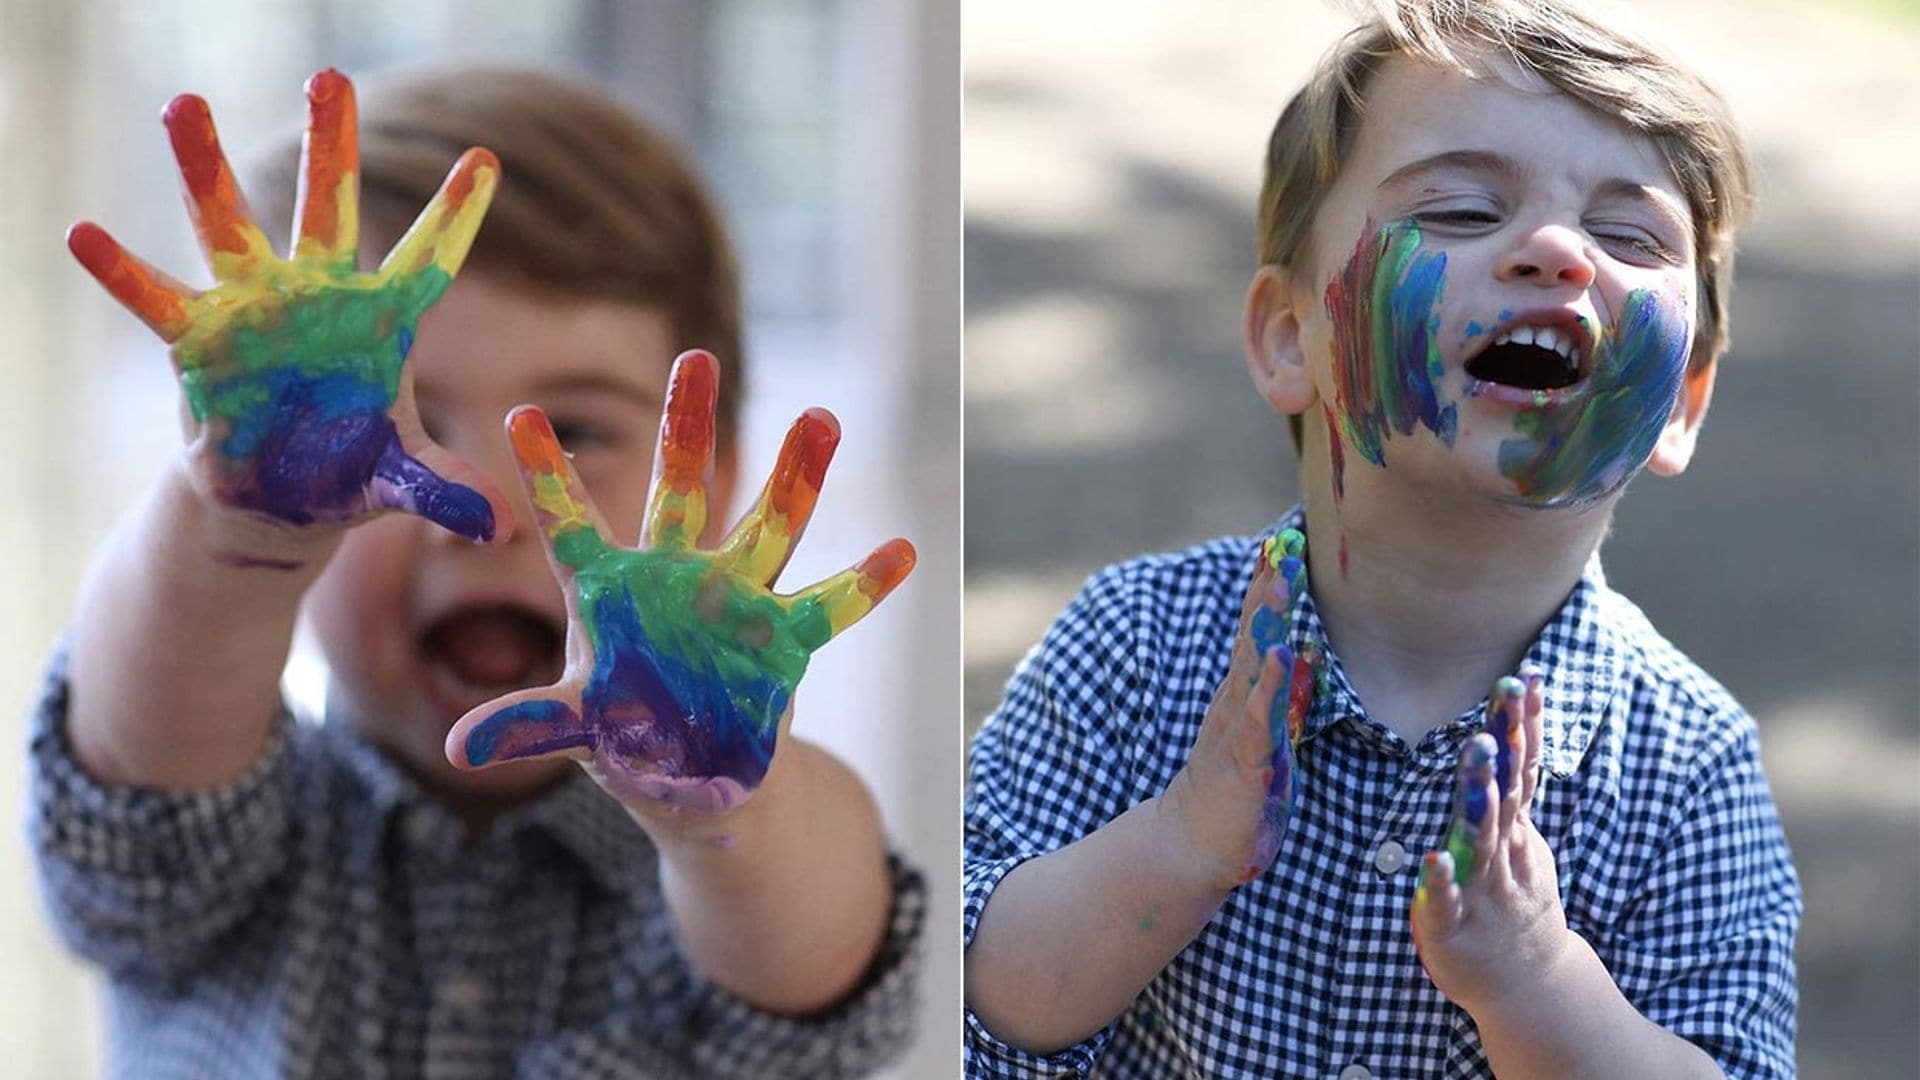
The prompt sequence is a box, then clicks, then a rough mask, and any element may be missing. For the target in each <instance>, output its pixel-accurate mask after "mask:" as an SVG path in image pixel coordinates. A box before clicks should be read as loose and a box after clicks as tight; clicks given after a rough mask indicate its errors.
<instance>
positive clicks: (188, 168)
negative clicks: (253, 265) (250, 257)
mask: <svg viewBox="0 0 1920 1080" xmlns="http://www.w3.org/2000/svg"><path fill="white" fill-rule="evenodd" d="M161 120H162V122H163V123H165V124H166V127H167V137H168V139H169V141H171V142H172V143H173V155H174V157H175V158H176V159H178V160H179V162H180V178H181V179H182V180H184V181H186V185H187V209H188V211H189V212H190V213H191V214H192V215H193V222H194V226H195V227H196V228H197V229H198V230H199V232H200V237H201V242H202V243H203V244H205V245H206V246H207V248H208V249H209V250H211V251H225V252H230V253H232V254H235V255H245V254H247V253H248V251H249V247H248V244H247V233H248V231H249V230H248V228H247V225H248V223H249V215H248V213H247V206H246V200H244V199H242V198H241V197H240V186H239V184H237V183H235V182H234V179H233V169H232V168H230V167H229V166H228V165H227V157H226V155H225V154H223V153H221V152H220V137H219V136H218V135H217V134H215V133H214V130H213V114H212V113H210V112H208V111H207V102H206V99H204V98H202V97H200V96H199V95H197V94H181V95H180V96H179V97H177V98H174V99H173V100H172V101H171V102H169V103H168V104H167V108H166V111H165V112H164V113H162V114H161Z"/></svg>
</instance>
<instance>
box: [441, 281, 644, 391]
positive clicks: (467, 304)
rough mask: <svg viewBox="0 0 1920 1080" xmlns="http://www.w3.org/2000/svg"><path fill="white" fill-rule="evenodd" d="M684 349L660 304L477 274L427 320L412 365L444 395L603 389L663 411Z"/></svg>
mask: <svg viewBox="0 0 1920 1080" xmlns="http://www.w3.org/2000/svg"><path fill="white" fill-rule="evenodd" d="M675 345H676V338H675V334H674V330H673V325H672V323H671V321H670V320H669V319H668V318H667V316H666V313H665V312H664V311H663V310H662V309H660V308H657V307H648V306H642V305H638V304H631V303H626V302H621V301H614V300H607V299H600V298H571V297H556V296H553V295H550V294H547V293H544V292H541V291H537V290H534V289H530V288H527V287H523V286H520V285H517V284H516V283H513V282H509V281H504V280H501V279H500V278H498V277H497V276H494V275H488V274H485V273H474V272H472V271H471V270H469V272H468V273H466V274H463V275H461V276H460V277H459V278H458V279H456V280H455V281H454V283H453V285H452V286H450V287H449V288H448V289H447V292H446V295H445V296H443V297H442V298H441V300H440V302H439V304H437V305H435V307H434V308H433V309H432V310H431V311H429V312H428V313H427V315H426V317H425V318H424V319H422V321H421V333H420V336H419V338H418V339H417V341H416V344H415V346H414V351H413V353H412V354H410V356H409V360H408V362H409V364H411V365H413V367H414V373H415V377H416V378H417V379H418V381H419V384H420V387H421V390H422V392H423V393H432V394H433V395H435V396H446V395H452V396H464V395H469V394H481V395H493V394H505V395H507V396H513V395H514V394H521V395H526V394H531V393H534V392H537V391H541V390H543V389H551V388H555V387H559V388H573V389H590V388H594V387H598V388H600V389H602V390H604V391H608V392H615V391H618V392H620V393H621V394H622V395H623V396H628V397H632V398H636V399H641V400H646V401H650V402H652V403H653V404H655V405H658V404H659V403H660V402H661V401H663V400H664V398H665V396H666V389H667V374H668V372H669V370H670V369H671V367H672V364H673V357H674V353H675V351H676V348H675Z"/></svg>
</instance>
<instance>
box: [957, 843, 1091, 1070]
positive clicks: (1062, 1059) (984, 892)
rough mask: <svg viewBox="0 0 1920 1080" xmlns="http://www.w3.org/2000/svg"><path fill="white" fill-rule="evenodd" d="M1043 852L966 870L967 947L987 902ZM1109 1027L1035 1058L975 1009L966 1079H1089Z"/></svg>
mask: <svg viewBox="0 0 1920 1080" xmlns="http://www.w3.org/2000/svg"><path fill="white" fill-rule="evenodd" d="M1040 854H1041V853H1040V852H1032V853H1030V854H1025V855H1011V856H1007V857H1004V858H999V859H989V860H982V861H978V862H970V863H968V864H967V868H966V879H965V882H964V884H963V890H964V894H965V895H964V898H963V901H962V908H961V915H960V923H961V931H962V933H963V935H964V936H965V941H966V944H967V945H969V946H971V945H972V944H973V935H974V933H975V931H977V930H978V929H979V926H980V914H981V912H983V911H985V910H986V907H987V900H988V899H989V898H990V897H991V896H992V895H993V890H994V889H995V888H997V887H998V886H999V884H1000V882H1001V881H1002V880H1003V879H1004V878H1005V877H1006V876H1007V875H1008V874H1010V873H1012V872H1013V869H1014V867H1016V866H1019V865H1020V864H1021V863H1024V862H1026V861H1027V860H1028V859H1033V858H1037V857H1039V855H1040ZM1112 1030H1113V1028H1112V1026H1111V1025H1109V1026H1107V1027H1105V1028H1102V1029H1100V1030H1099V1031H1096V1032H1094V1033H1093V1034H1092V1035H1089V1036H1087V1037H1086V1038H1085V1039H1082V1040H1081V1041H1079V1042H1077V1043H1075V1044H1073V1045H1072V1046H1069V1047H1066V1048H1065V1049H1062V1050H1057V1051H1055V1052H1053V1053H1051V1054H1034V1053H1029V1052H1027V1051H1025V1050H1021V1049H1019V1048H1018V1047H1014V1046H1009V1045H1008V1044H1007V1043H1005V1042H1003V1041H1001V1040H1000V1039H999V1038H998V1037H996V1036H995V1035H994V1034H993V1033H992V1032H990V1031H988V1030H987V1028H986V1025H985V1024H982V1023H981V1022H980V1017H979V1016H978V1015H976V1014H975V1013H974V1011H973V1010H972V1009H968V1010H967V1011H966V1032H965V1035H966V1075H967V1077H968V1080H987V1078H995V1080H998V1078H1001V1077H1007V1078H1014V1077H1018V1078H1027V1077H1058V1076H1088V1075H1090V1074H1091V1073H1092V1072H1093V1063H1094V1061H1095V1060H1096V1059H1097V1058H1098V1057H1099V1056H1100V1052H1101V1051H1102V1050H1103V1049H1105V1048H1106V1044H1107V1039H1108V1038H1109V1037H1110V1036H1111V1033H1112Z"/></svg>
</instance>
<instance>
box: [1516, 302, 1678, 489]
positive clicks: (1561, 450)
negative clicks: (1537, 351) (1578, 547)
mask: <svg viewBox="0 0 1920 1080" xmlns="http://www.w3.org/2000/svg"><path fill="white" fill-rule="evenodd" d="M1677 308H1678V305H1676V304H1673V303H1672V302H1670V301H1667V300H1665V299H1663V298H1662V297H1660V296H1658V295H1657V294H1654V293H1652V292H1649V291H1647V290H1645V289H1635V290H1634V291H1633V292H1631V293H1629V294H1628V295H1627V299H1626V303H1625V304H1623V305H1622V307H1621V312H1620V317H1619V318H1618V319H1617V320H1616V321H1615V322H1614V325H1613V326H1612V327H1611V328H1610V329H1609V330H1608V331H1607V332H1606V333H1605V335H1604V336H1603V337H1602V339H1601V341H1600V342H1599V343H1598V344H1597V345H1596V346H1595V349H1594V361H1593V374H1591V375H1590V376H1588V379H1589V382H1588V385H1587V386H1586V387H1585V391H1584V392H1583V393H1582V394H1580V395H1579V396H1578V397H1577V398H1576V399H1574V400H1572V401H1569V402H1567V403H1566V404H1564V405H1560V406H1557V407H1554V408H1549V409H1539V410H1532V411H1528V412H1524V413H1521V414H1520V415H1519V416H1518V417H1517V418H1516V419H1515V420H1514V429H1515V431H1516V432H1517V435H1516V437H1514V438H1511V439H1507V440H1505V441H1503V442H1502V443H1501V444H1500V472H1501V473H1502V474H1503V475H1505V476H1506V477H1507V478H1508V479H1510V480H1512V481H1513V485H1514V489H1515V491H1516V492H1517V493H1518V495H1519V497H1520V500H1521V501H1522V502H1524V503H1526V504H1528V505H1532V506H1541V507H1555V506H1576V505H1579V504H1582V503H1588V502H1592V501H1594V500H1597V499H1602V498H1605V497H1607V496H1609V495H1612V494H1613V493H1615V492H1617V491H1619V490H1620V489H1621V488H1622V487H1624V486H1625V485H1626V483H1627V481H1628V480H1630V479H1632V477H1633V474H1634V473H1636V472H1638V471H1639V469H1640V467H1641V466H1642V465H1645V464H1646V462H1647V458H1648V457H1650V456H1651V455H1652V454H1653V448H1654V444H1655V443H1657V442H1658V441H1659V439H1660V432H1661V429H1662V428H1664V427H1665V426H1666V422H1667V418H1668V417H1669V416H1670V415H1671V414H1672V412H1673V404H1674V401H1675V400H1676V398H1677V397H1678V395H1679V392H1680V383H1681V380H1682V379H1683V378H1684V377H1685V374H1686V360H1687V351H1688V345H1689V340H1688V338H1689V335H1688V320H1687V318H1686V315H1685V313H1684V312H1683V311H1680V310H1677Z"/></svg>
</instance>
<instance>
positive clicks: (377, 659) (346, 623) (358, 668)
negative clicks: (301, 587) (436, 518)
mask: <svg viewBox="0 0 1920 1080" xmlns="http://www.w3.org/2000/svg"><path fill="white" fill-rule="evenodd" d="M419 526H420V523H419V522H417V521H415V520H413V519H410V518H406V517H404V516H402V515H398V514H389V515H386V516H384V517H381V518H378V519H375V520H374V521H370V522H367V523H366V524H364V525H360V526H358V527H356V528H354V529H353V530H352V531H351V532H350V533H348V535H347V537H346V539H345V540H343V541H342V542H341V544H340V550H339V551H337V552H335V553H334V557H333V560H332V561H331V562H329V563H328V564H327V568H326V570H325V571H323V572H322V573H321V575H320V577H319V578H318V579H317V580H316V581H315V582H314V585H313V588H312V589H310V590H309V591H308V593H307V599H306V603H305V605H304V606H303V609H302V610H303V613H304V615H305V618H306V621H307V624H308V626H309V627H310V629H312V631H313V633H314V636H315V638H316V639H317V640H318V641H319V643H320V647H321V650H322V651H323V652H324V653H325V655H326V659H327V664H328V665H329V666H330V667H331V668H333V669H334V671H335V677H336V678H339V677H343V676H344V677H347V678H350V679H352V680H353V681H355V682H358V683H372V684H374V685H375V686H379V687H384V688H392V687H396V686H398V685H399V684H400V682H401V681H402V680H403V678H404V676H405V673H406V669H407V664H408V661H409V659H410V657H411V648H410V645H411V641H410V633H411V627H412V625H413V620H412V617H411V614H410V612H409V611H408V607H407V605H408V602H409V599H410V597H411V596H412V589H411V588H410V581H411V579H412V576H413V570H414V565H413V564H414V559H415V555H414V549H415V539H416V534H417V533H418V532H419V531H420V528H419Z"/></svg>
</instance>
